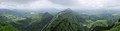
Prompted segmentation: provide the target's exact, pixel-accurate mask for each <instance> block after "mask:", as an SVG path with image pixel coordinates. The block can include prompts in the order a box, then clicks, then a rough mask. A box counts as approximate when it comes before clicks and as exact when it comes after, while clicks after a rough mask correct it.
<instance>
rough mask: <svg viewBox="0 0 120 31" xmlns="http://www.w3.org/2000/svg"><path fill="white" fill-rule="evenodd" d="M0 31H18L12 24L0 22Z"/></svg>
mask: <svg viewBox="0 0 120 31" xmlns="http://www.w3.org/2000/svg"><path fill="white" fill-rule="evenodd" d="M0 31H19V30H18V29H16V28H14V27H13V26H12V25H10V24H7V23H4V22H0Z"/></svg>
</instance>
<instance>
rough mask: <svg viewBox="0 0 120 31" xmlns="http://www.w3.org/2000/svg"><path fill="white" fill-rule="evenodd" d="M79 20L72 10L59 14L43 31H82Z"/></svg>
mask: <svg viewBox="0 0 120 31" xmlns="http://www.w3.org/2000/svg"><path fill="white" fill-rule="evenodd" d="M79 28H80V25H79V23H78V19H77V17H76V15H75V12H73V11H72V10H71V9H65V10H64V11H62V12H59V13H58V14H57V15H56V16H54V17H53V19H52V20H51V21H50V23H49V24H48V25H46V27H44V28H43V29H42V30H41V31H81V30H82V29H79ZM82 31H83V30H82Z"/></svg>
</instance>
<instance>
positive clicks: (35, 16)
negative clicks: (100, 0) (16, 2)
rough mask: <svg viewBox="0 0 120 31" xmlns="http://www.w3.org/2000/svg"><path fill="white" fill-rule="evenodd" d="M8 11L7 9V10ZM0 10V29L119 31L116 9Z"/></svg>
mask: <svg viewBox="0 0 120 31" xmlns="http://www.w3.org/2000/svg"><path fill="white" fill-rule="evenodd" d="M8 11H9V10H8ZM104 11H105V10H102V11H94V10H93V11H89V10H88V11H79V12H76V11H74V10H71V9H65V10H63V11H61V12H58V13H54V14H51V13H48V12H42V13H40V12H33V11H32V12H19V13H20V14H19V13H18V14H19V15H18V14H17V13H15V12H14V11H13V12H14V14H13V13H10V12H9V13H7V12H5V11H4V12H3V13H2V12H0V31H120V30H119V29H120V21H118V19H120V15H119V13H116V12H117V11H115V12H113V11H111V12H110V11H105V12H104Z"/></svg>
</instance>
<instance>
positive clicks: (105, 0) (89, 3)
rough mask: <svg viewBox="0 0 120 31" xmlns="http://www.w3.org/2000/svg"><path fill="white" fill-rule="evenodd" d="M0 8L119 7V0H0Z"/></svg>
mask: <svg viewBox="0 0 120 31" xmlns="http://www.w3.org/2000/svg"><path fill="white" fill-rule="evenodd" d="M0 8H18V9H19V8H24V9H25V8H120V0H0Z"/></svg>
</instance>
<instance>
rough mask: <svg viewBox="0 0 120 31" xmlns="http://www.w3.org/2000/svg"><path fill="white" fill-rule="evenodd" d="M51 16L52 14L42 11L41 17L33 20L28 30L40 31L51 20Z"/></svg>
mask: <svg viewBox="0 0 120 31" xmlns="http://www.w3.org/2000/svg"><path fill="white" fill-rule="evenodd" d="M52 17H53V16H52V15H51V14H49V13H48V12H46V13H44V14H43V15H42V16H41V18H39V19H40V20H39V21H35V22H33V23H32V24H30V25H29V26H28V29H29V31H40V30H41V29H42V28H43V27H44V26H45V25H47V24H48V23H49V22H50V21H51V19H52Z"/></svg>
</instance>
